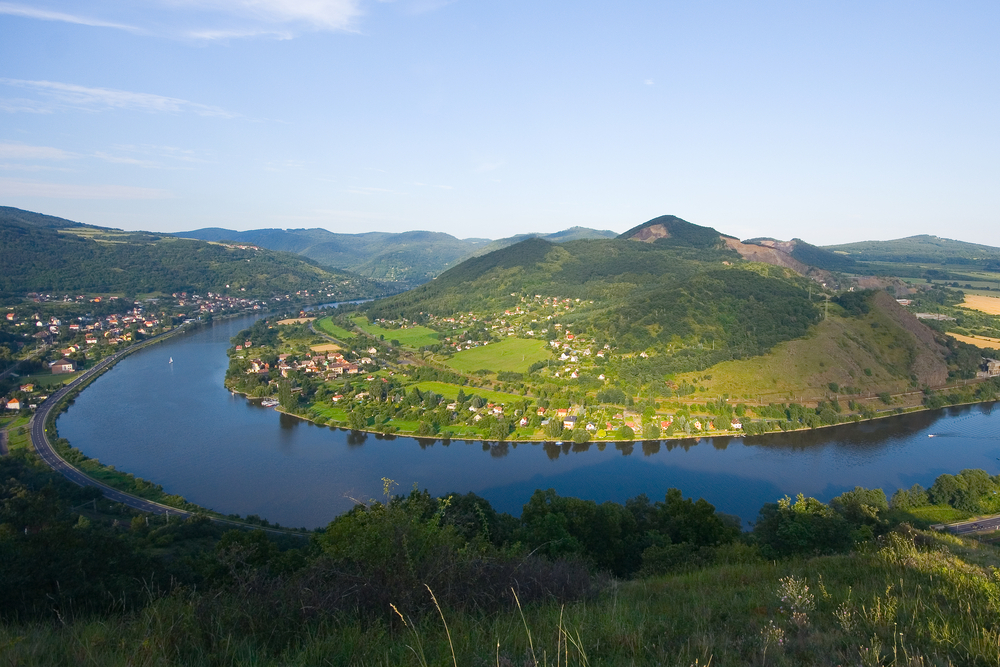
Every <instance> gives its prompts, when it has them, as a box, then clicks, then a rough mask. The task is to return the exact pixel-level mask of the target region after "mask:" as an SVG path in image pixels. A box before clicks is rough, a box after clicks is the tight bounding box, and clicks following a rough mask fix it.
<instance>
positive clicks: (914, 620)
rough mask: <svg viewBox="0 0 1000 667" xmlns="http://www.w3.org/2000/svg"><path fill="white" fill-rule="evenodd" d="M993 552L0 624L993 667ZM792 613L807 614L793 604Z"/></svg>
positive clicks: (26, 635)
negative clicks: (417, 604)
mask: <svg viewBox="0 0 1000 667" xmlns="http://www.w3.org/2000/svg"><path fill="white" fill-rule="evenodd" d="M998 565H1000V556H998V553H997V551H996V549H994V548H993V547H991V546H988V545H982V544H979V543H975V542H970V541H965V540H962V539H959V538H954V537H948V536H939V535H934V534H928V533H923V532H917V531H902V532H897V533H891V534H889V535H888V536H886V537H885V538H883V539H882V540H880V541H879V542H876V543H873V544H872V545H870V546H869V547H866V548H865V549H863V550H861V551H859V552H856V553H852V554H848V555H841V556H827V557H820V558H813V559H802V560H791V561H778V562H774V561H758V562H753V563H734V564H726V565H718V566H715V567H711V568H706V569H702V570H697V571H693V572H688V573H684V574H678V575H673V576H666V577H660V578H654V579H645V580H639V581H631V582H611V583H609V584H608V585H607V586H606V587H605V589H604V592H603V593H602V595H601V596H600V597H599V598H597V599H584V600H580V601H577V602H572V603H567V604H560V603H557V602H542V603H534V604H525V605H521V604H520V601H518V600H517V599H516V597H514V596H513V594H512V604H511V606H510V607H509V609H504V610H501V611H493V612H489V613H477V612H475V611H472V612H469V611H460V610H456V609H450V608H448V607H447V606H442V605H438V604H437V603H436V598H433V597H431V594H430V592H428V599H430V600H434V605H433V606H432V608H431V611H430V612H429V613H422V614H417V615H415V616H411V615H410V614H411V610H408V609H406V608H404V607H401V606H399V605H397V610H396V613H395V614H392V615H391V616H390V615H389V613H391V611H390V610H389V609H387V610H386V612H387V614H386V615H385V616H382V617H378V618H374V619H370V620H366V621H361V620H358V618H357V617H356V616H352V615H351V614H340V615H334V614H328V615H317V616H309V615H304V616H300V617H299V618H301V619H303V620H301V621H296V622H292V623H290V622H289V621H288V616H289V615H293V616H294V613H293V612H294V611H295V610H291V609H256V608H254V607H253V606H252V600H249V599H245V598H240V597H239V596H238V595H237V594H235V593H233V592H229V593H225V594H219V595H215V596H204V595H201V594H199V593H195V592H192V591H188V592H178V593H175V594H173V595H171V596H168V597H166V598H161V599H155V600H151V601H150V603H149V604H148V605H147V606H146V607H145V608H143V609H142V610H140V611H137V612H134V613H132V614H122V615H117V616H115V615H112V616H106V617H102V618H95V619H92V620H87V619H80V620H77V621H75V622H68V623H67V624H66V625H40V624H33V625H18V624H17V623H7V624H6V625H3V626H0V660H2V661H4V662H6V663H8V664H17V665H112V666H113V665H130V666H145V665H151V666H152V665H174V664H183V665H194V666H198V665H372V666H375V665H386V666H388V665H427V666H430V665H452V666H453V667H457V666H458V665H477V666H478V665H497V666H498V667H514V666H518V667H520V666H525V667H527V666H529V665H531V666H540V665H546V666H547V665H552V666H555V667H562V666H564V665H565V666H566V667H569V666H570V665H613V666H616V665H677V666H679V667H691V666H692V665H699V666H704V665H708V664H711V665H760V666H763V665H768V666H771V665H775V666H784V665H829V666H831V667H832V666H833V665H893V666H900V667H901V666H903V665H907V666H909V665H928V666H929V665H956V666H957V665H996V664H998V663H1000V577H998V575H997V571H996V570H995V569H994V568H996V567H997V566H998ZM803 600H805V601H803Z"/></svg>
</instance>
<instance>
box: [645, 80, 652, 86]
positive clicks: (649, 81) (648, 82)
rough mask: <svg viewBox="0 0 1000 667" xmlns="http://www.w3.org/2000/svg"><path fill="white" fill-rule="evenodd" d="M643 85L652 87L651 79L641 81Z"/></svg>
mask: <svg viewBox="0 0 1000 667" xmlns="http://www.w3.org/2000/svg"><path fill="white" fill-rule="evenodd" d="M643 83H644V84H646V85H647V86H652V85H653V80H652V79H646V80H645V81H643Z"/></svg>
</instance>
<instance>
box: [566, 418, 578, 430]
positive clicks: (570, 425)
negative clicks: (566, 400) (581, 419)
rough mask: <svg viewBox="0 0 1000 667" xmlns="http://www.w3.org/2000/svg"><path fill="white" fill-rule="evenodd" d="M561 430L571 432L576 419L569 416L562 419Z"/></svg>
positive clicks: (574, 426)
mask: <svg viewBox="0 0 1000 667" xmlns="http://www.w3.org/2000/svg"><path fill="white" fill-rule="evenodd" d="M563 428H564V429H567V430H572V429H574V428H576V417H575V416H572V415H571V416H569V417H564V418H563Z"/></svg>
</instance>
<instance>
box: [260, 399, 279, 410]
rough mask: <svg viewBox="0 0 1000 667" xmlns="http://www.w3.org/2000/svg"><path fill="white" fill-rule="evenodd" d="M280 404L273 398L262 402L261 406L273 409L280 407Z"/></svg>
mask: <svg viewBox="0 0 1000 667" xmlns="http://www.w3.org/2000/svg"><path fill="white" fill-rule="evenodd" d="M278 402H279V401H277V400H275V399H273V398H265V399H264V400H263V401H261V402H260V404H261V405H262V406H263V407H265V408H273V407H274V406H276V405H278Z"/></svg>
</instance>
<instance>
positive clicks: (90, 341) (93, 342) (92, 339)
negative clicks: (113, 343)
mask: <svg viewBox="0 0 1000 667" xmlns="http://www.w3.org/2000/svg"><path fill="white" fill-rule="evenodd" d="M84 340H85V341H86V342H87V345H97V336H95V335H94V334H87V337H86V338H85V339H84Z"/></svg>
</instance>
